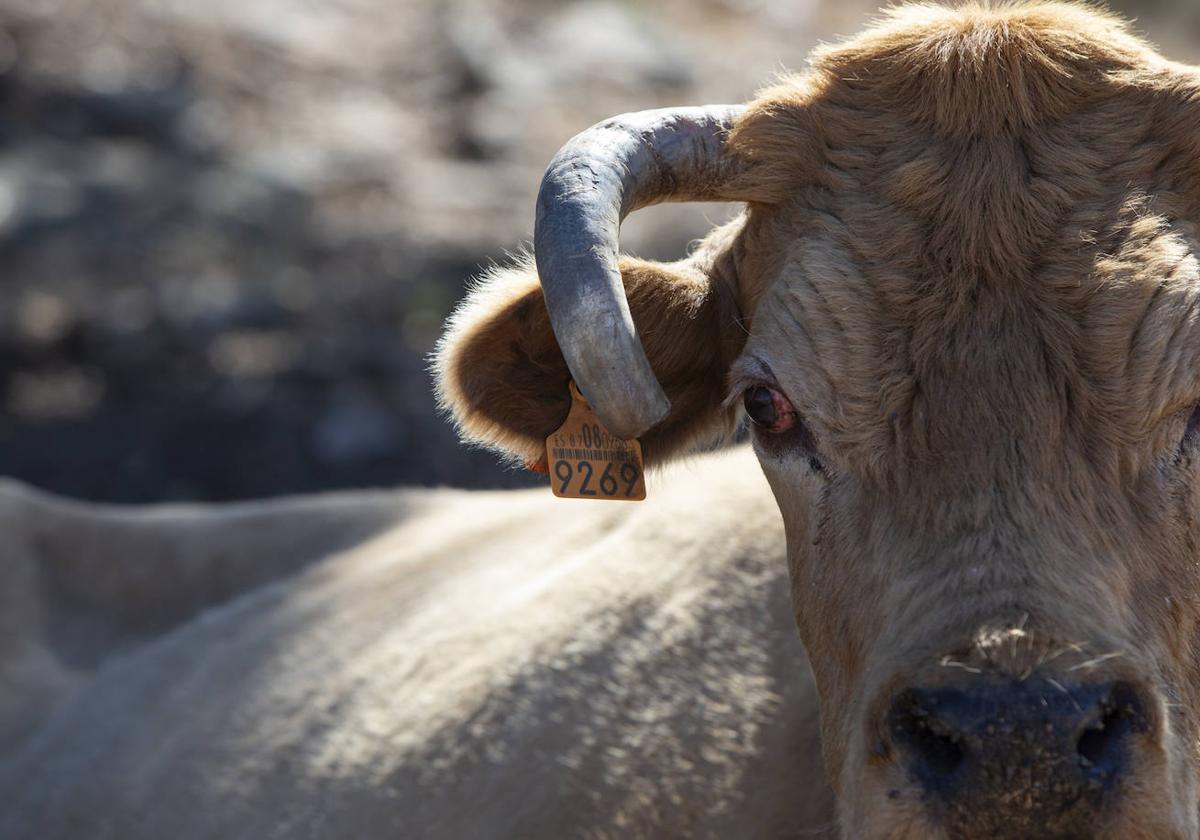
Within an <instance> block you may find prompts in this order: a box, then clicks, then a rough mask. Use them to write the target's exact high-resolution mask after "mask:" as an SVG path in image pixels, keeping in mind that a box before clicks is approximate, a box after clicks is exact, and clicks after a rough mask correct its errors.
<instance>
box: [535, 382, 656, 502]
mask: <svg viewBox="0 0 1200 840" xmlns="http://www.w3.org/2000/svg"><path fill="white" fill-rule="evenodd" d="M546 463H547V465H548V466H549V473H550V488H551V489H552V490H553V491H554V495H555V496H558V497H559V498H560V499H617V500H620V501H626V502H640V501H641V500H642V499H644V498H646V482H645V479H644V478H643V475H642V472H643V470H642V444H641V443H639V442H638V441H636V440H622V439H621V438H619V437H616V436H614V435H613V434H611V433H610V432H609V431H608V429H606V428H604V427H603V426H602V425H600V421H599V420H598V419H597V418H596V415H595V414H594V413H593V412H592V409H591V408H590V407H589V406H588V404H587V400H585V399H584V398H583V394H581V393H579V389H578V388H576V387H575V383H574V382H572V383H571V411H570V413H569V414H568V415H567V419H566V420H564V421H563V424H562V425H561V426H559V427H558V431H556V432H554V433H553V434H551V435H550V436H549V437H547V438H546Z"/></svg>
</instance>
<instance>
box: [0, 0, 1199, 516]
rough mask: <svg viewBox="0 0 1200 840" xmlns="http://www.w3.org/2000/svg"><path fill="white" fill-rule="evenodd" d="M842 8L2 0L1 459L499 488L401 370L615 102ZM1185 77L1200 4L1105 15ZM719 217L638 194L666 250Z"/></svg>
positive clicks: (644, 219) (150, 495) (172, 477)
mask: <svg viewBox="0 0 1200 840" xmlns="http://www.w3.org/2000/svg"><path fill="white" fill-rule="evenodd" d="M875 5H876V4H874V3H873V2H870V0H808V2H806V1H805V0H796V2H790V3H774V2H766V1H765V0H697V1H696V2H685V0H673V1H672V0H668V2H664V3H655V4H649V3H639V2H594V1H589V2H573V3H559V2H550V0H520V2H504V0H461V1H453V0H442V1H440V2H439V0H408V2H400V3H387V2H382V0H329V2H315V1H306V0H209V1H208V2H194V0H0V268H2V271H0V283H3V294H4V296H5V301H6V305H5V306H3V307H0V395H2V396H0V399H2V403H0V473H4V474H9V475H14V476H18V477H20V478H23V479H26V480H28V481H31V482H33V483H35V484H37V485H40V486H42V487H46V488H49V489H52V490H55V491H58V492H62V493H67V494H70V495H74V496H81V497H86V498H91V499H108V500H117V501H149V500H160V499H184V498H187V499H232V498H245V497H251V496H263V495H272V494H279V493H285V492H299V491H310V490H316V489H323V488H331V487H350V486H368V485H398V484H439V483H447V484H457V485H466V486H506V485H507V486H512V485H515V484H520V483H527V482H529V480H530V479H529V478H527V477H526V476H523V475H520V474H516V473H506V472H503V471H501V470H500V469H499V468H498V467H497V466H496V465H495V463H494V460H493V459H492V458H491V457H490V456H488V455H486V454H481V453H472V452H470V451H468V450H466V449H464V448H463V447H461V446H460V445H459V444H458V443H457V442H456V441H455V439H454V437H453V434H452V433H451V431H450V429H449V428H448V427H447V425H446V423H445V422H444V421H443V420H442V419H441V418H439V417H438V416H437V414H436V412H435V411H434V407H433V403H432V399H431V396H430V386H429V380H428V376H427V374H426V372H425V361H424V358H425V355H426V354H427V353H428V352H429V350H430V349H431V347H432V345H433V342H434V340H435V339H436V337H437V335H438V333H439V329H440V323H441V320H442V319H443V318H444V316H445V315H446V313H447V312H448V311H449V309H450V308H451V306H452V305H453V303H454V302H455V301H456V300H457V299H458V297H459V296H460V295H461V292H462V289H463V284H464V283H465V282H466V281H467V280H468V279H469V277H470V276H471V275H473V274H474V273H476V272H477V270H478V268H479V267H480V266H481V265H485V264H487V263H488V262H489V261H491V260H501V259H503V258H504V253H505V251H506V250H508V249H513V248H515V247H517V246H519V245H520V244H521V243H522V242H524V241H525V240H527V238H528V236H529V231H530V228H531V224H532V207H533V196H534V193H535V191H536V188H537V183H538V180H539V178H540V176H541V171H542V168H543V167H544V165H545V163H546V161H547V160H548V159H549V157H550V156H551V155H552V154H553V152H554V150H555V148H557V146H558V145H559V144H560V143H561V142H562V141H563V140H565V139H566V138H567V137H569V136H570V135H571V134H572V133H574V132H575V131H578V130H580V129H582V128H584V127H586V126H587V125H589V124H591V123H593V122H595V121H596V120H598V119H601V118H603V117H605V116H608V115H609V114H612V113H617V112H620V111H625V110H633V109H641V108H650V107H657V106H662V105H669V104H698V103H701V102H712V101H736V100H744V99H746V98H747V97H748V96H750V95H751V94H752V93H753V91H754V89H755V87H757V86H758V85H760V84H762V83H765V82H767V81H769V80H770V78H771V76H772V74H773V73H775V72H776V71H778V70H780V69H782V68H783V67H785V66H790V67H799V66H801V65H802V63H803V58H804V55H805V54H806V53H807V51H808V50H809V49H810V48H811V47H812V46H813V45H814V44H815V43H816V42H817V41H818V40H819V39H827V38H830V37H833V36H834V35H836V34H845V33H852V32H854V31H856V30H857V29H859V28H860V27H861V26H862V25H863V23H864V22H865V20H866V19H867V17H868V13H869V11H870V10H871V9H873V8H874V7H875ZM1119 5H1121V6H1122V7H1123V8H1124V10H1126V11H1133V12H1135V13H1141V14H1143V15H1144V17H1143V19H1142V26H1143V28H1145V29H1146V30H1148V31H1149V32H1150V33H1151V34H1152V35H1153V36H1155V37H1158V38H1159V40H1160V42H1163V43H1164V46H1165V47H1166V48H1167V50H1168V52H1170V53H1171V54H1172V55H1173V56H1174V57H1177V58H1181V59H1194V58H1195V57H1196V54H1197V52H1200V51H1198V50H1197V49H1196V48H1195V45H1196V44H1198V43H1200V4H1194V3H1192V2H1190V0H1183V2H1174V0H1161V2H1142V3H1122V4H1119ZM726 212H727V211H726V210H725V208H721V207H711V206H709V207H699V208H697V207H691V208H681V207H672V208H663V209H658V210H654V211H651V212H649V213H646V214H642V215H641V216H640V217H638V218H636V219H635V220H633V221H631V222H630V223H629V224H628V225H627V227H626V235H625V237H624V241H625V243H626V247H627V248H628V249H629V250H631V251H633V252H637V253H641V254H643V255H648V256H657V257H663V258H674V257H677V256H680V255H682V254H683V253H684V251H685V250H686V247H687V243H688V241H689V240H690V239H692V238H693V237H695V236H698V235H700V234H701V233H702V232H703V231H704V230H706V229H707V228H708V227H709V225H710V223H711V222H712V221H713V220H720V219H721V218H723V217H724V214H725V213H726Z"/></svg>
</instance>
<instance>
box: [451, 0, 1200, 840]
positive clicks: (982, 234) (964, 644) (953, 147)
mask: <svg viewBox="0 0 1200 840" xmlns="http://www.w3.org/2000/svg"><path fill="white" fill-rule="evenodd" d="M1198 103H1200V76H1198V75H1197V73H1196V71H1195V70H1194V69H1192V68H1188V67H1184V66H1181V65H1176V64H1172V63H1169V62H1167V61H1166V60H1164V59H1162V58H1161V57H1159V56H1158V55H1157V54H1155V53H1154V52H1153V51H1152V50H1151V49H1150V47H1148V46H1147V45H1146V44H1144V43H1143V42H1141V41H1140V40H1138V39H1137V38H1136V37H1134V36H1133V35H1132V34H1130V31H1129V29H1128V27H1127V26H1126V25H1125V24H1123V23H1121V22H1120V21H1118V20H1117V19H1115V18H1113V17H1110V16H1107V15H1104V14H1102V13H1099V12H1096V11H1094V10H1089V9H1087V8H1084V7H1083V6H1075V5H1067V4H1056V3H1025V4H1022V3H1015V4H995V5H994V6H984V5H979V4H971V3H968V4H964V5H962V6H961V7H958V8H956V9H945V8H941V7H936V6H914V7H903V8H900V9H898V10H895V11H893V12H890V13H888V14H887V15H886V16H885V17H884V19H883V20H882V21H881V22H880V23H879V24H878V25H877V26H876V27H875V28H873V29H871V30H869V31H868V32H867V33H865V34H864V35H862V36H860V37H858V38H856V39H853V40H851V41H849V42H846V43H843V44H838V45H833V46H829V47H825V48H822V49H821V50H819V51H818V52H817V53H816V54H815V55H814V57H813V60H812V66H811V68H810V69H809V70H808V71H807V72H806V73H804V74H803V75H800V76H797V77H794V78H790V79H787V80H785V81H783V82H782V83H780V84H778V85H777V86H775V87H773V88H770V89H768V90H767V91H765V92H764V93H763V94H762V95H761V97H760V98H759V99H758V100H757V101H756V102H755V103H753V104H752V106H751V109H750V111H749V112H748V114H747V115H746V116H745V117H744V118H743V119H742V120H741V121H740V123H739V124H738V126H737V127H736V129H735V131H734V133H733V137H732V143H731V149H730V151H729V154H730V155H731V156H733V157H734V158H736V159H737V160H738V161H740V165H741V167H742V170H743V172H744V175H743V178H744V181H745V183H744V185H743V191H744V192H755V193H756V194H757V195H758V196H760V197H761V198H760V199H759V200H757V201H754V202H752V203H750V204H749V205H748V206H747V211H746V214H745V216H744V218H743V219H741V220H739V221H738V222H735V223H734V224H733V225H732V226H731V227H730V228H726V229H724V230H722V231H720V232H718V233H717V234H715V236H714V238H713V239H712V240H710V241H709V242H708V243H707V244H706V246H705V247H704V248H702V251H701V253H702V254H703V255H704V257H703V260H699V259H698V260H695V261H694V262H693V263H692V265H693V267H694V269H695V270H697V271H701V272H703V271H704V270H705V269H704V266H705V265H711V264H718V265H721V266H722V272H721V275H720V276H721V282H722V283H723V284H725V285H727V286H728V287H730V288H733V289H736V290H737V292H736V294H737V307H736V310H737V312H738V313H739V316H740V317H738V318H736V319H734V318H730V317H726V318H725V319H724V320H722V321H720V322H719V323H717V324H716V327H715V329H710V331H709V332H708V333H707V334H706V335H705V336H703V337H702V338H701V339H700V340H698V341H697V340H696V337H695V332H694V331H692V332H687V331H685V330H684V329H683V327H684V324H685V322H684V321H682V320H680V319H678V318H675V317H673V313H674V311H675V310H674V308H672V307H669V306H668V307H662V308H660V309H658V310H655V311H653V312H650V311H642V312H640V313H639V310H638V308H637V306H636V301H635V302H634V316H635V320H636V321H637V323H638V328H639V330H640V331H641V332H642V333H643V334H646V333H647V332H651V333H668V334H670V333H672V332H673V331H676V330H677V332H674V334H675V336H676V338H677V341H678V344H679V345H681V346H677V347H675V348H673V352H676V353H679V352H682V353H685V354H686V353H688V352H689V351H690V353H691V354H702V353H708V352H711V348H712V347H714V346H717V347H727V346H730V345H734V346H739V347H740V348H741V351H742V352H741V356H740V358H739V359H738V360H737V361H736V362H735V363H734V364H733V365H732V366H731V369H730V370H729V371H728V373H725V372H722V374H721V376H722V379H723V384H724V387H725V388H726V389H727V393H728V395H729V400H730V402H729V403H727V404H732V403H734V402H735V401H736V400H737V399H738V397H739V395H740V393H741V391H742V390H743V389H744V388H746V387H749V386H752V385H755V384H759V383H762V382H764V381H766V382H768V383H769V384H774V385H777V386H778V387H779V388H780V389H781V390H782V391H784V392H785V393H786V395H787V396H788V398H789V399H790V400H791V401H792V403H793V404H794V405H795V406H796V407H797V409H798V410H799V411H800V412H801V413H802V414H803V416H804V417H805V419H806V421H807V422H808V424H809V425H810V427H811V429H812V431H813V433H814V435H815V437H816V440H817V442H818V448H819V454H820V457H821V459H822V461H823V462H824V464H825V465H826V469H825V471H824V472H823V473H822V474H817V473H814V472H813V470H812V469H811V468H810V467H809V465H808V464H807V462H806V459H805V458H798V457H793V456H791V455H789V454H788V453H787V452H781V451H779V449H778V448H777V447H776V448H772V445H771V441H769V440H765V439H764V438H763V436H762V435H756V438H757V448H758V450H759V454H760V461H761V463H762V465H763V468H764V471H765V472H766V474H767V477H768V479H769V480H770V482H771V485H772V488H773V490H774V492H775V496H776V500H777V501H778V503H779V506H780V508H781V510H782V512H783V516H784V520H785V524H786V528H787V538H788V556H789V565H790V570H791V589H792V597H793V602H794V606H795V610H796V617H797V623H798V625H799V628H800V635H801V637H802V638H803V640H804V642H805V645H806V647H807V648H808V650H809V653H810V656H811V659H812V663H813V667H814V670H815V672H816V676H817V683H818V687H819V690H820V695H821V703H822V709H823V743H824V749H825V755H826V765H827V770H828V772H829V774H830V778H831V780H832V782H833V783H834V786H835V787H836V788H837V789H838V792H839V794H840V801H841V808H842V825H843V831H844V832H845V833H846V835H847V836H849V837H855V838H857V837H879V838H910V837H911V838H930V837H938V836H940V834H939V833H938V832H939V829H938V828H937V827H935V826H934V825H933V824H932V823H931V822H930V820H929V817H928V815H927V814H925V812H924V810H923V807H922V805H921V802H920V801H919V793H918V792H917V791H915V790H913V789H912V788H911V786H910V785H909V783H908V782H907V781H906V780H905V778H904V777H903V775H902V774H901V773H900V771H899V770H898V769H897V768H896V767H895V765H894V763H893V762H891V761H890V760H889V758H888V756H887V754H886V749H884V750H882V751H881V750H880V749H878V748H877V747H876V743H875V738H876V737H877V736H878V735H879V732H878V728H877V726H878V724H877V723H876V721H877V719H878V714H879V705H880V704H881V703H886V698H887V696H888V694H889V692H891V691H894V690H895V689H897V688H898V687H901V686H902V685H903V684H905V683H906V682H911V681H914V680H925V681H932V682H934V683H936V681H937V680H940V679H943V678H946V673H945V672H946V671H947V666H945V665H943V664H941V663H942V662H943V661H944V660H945V661H950V662H954V663H959V662H971V661H976V660H981V661H985V662H986V663H987V667H988V668H989V669H991V670H994V671H996V672H999V673H1006V674H1012V675H1013V676H1018V675H1021V674H1028V673H1034V672H1036V673H1039V674H1040V673H1043V672H1044V673H1047V674H1050V675H1054V674H1058V673H1067V672H1070V673H1072V674H1078V673H1081V672H1082V673H1084V674H1089V675H1093V676H1095V677H1096V678H1097V679H1100V678H1110V679H1130V680H1136V681H1141V682H1142V683H1144V684H1146V685H1149V686H1151V687H1152V689H1153V690H1154V691H1155V692H1156V693H1157V694H1158V695H1159V699H1158V700H1157V701H1156V703H1157V708H1154V709H1152V710H1151V714H1152V715H1153V716H1154V718H1155V721H1156V724H1155V725H1156V727H1157V729H1156V733H1157V734H1156V735H1155V736H1154V737H1153V738H1149V739H1146V740H1145V742H1144V743H1142V742H1139V744H1138V746H1137V756H1136V760H1137V764H1138V768H1139V776H1138V779H1137V780H1136V781H1135V782H1131V783H1130V784H1131V788H1130V790H1128V791H1127V792H1126V794H1125V795H1124V796H1123V798H1122V800H1121V803H1120V805H1119V807H1118V809H1117V811H1115V812H1114V813H1111V814H1106V815H1105V821H1104V822H1103V824H1102V825H1101V824H1100V823H1099V822H1098V824H1097V827H1096V832H1097V836H1103V837H1106V838H1108V837H1111V838H1139V837H1159V838H1161V837H1195V836H1197V830H1198V829H1197V796H1198V792H1197V767H1198V757H1197V754H1196V747H1195V744H1196V742H1197V736H1198V731H1197V715H1198V714H1200V670H1198V668H1197V658H1196V655H1195V654H1196V650H1195V646H1196V622H1197V618H1198V617H1200V613H1198V611H1197V601H1198V595H1200V580H1198V579H1197V539H1198V537H1200V527H1198V523H1200V495H1198V493H1197V490H1198V489H1200V479H1198V478H1197V475H1196V470H1197V469H1198V468H1200V463H1198V462H1200V453H1197V452H1196V450H1195V447H1194V446H1191V445H1189V444H1188V443H1187V442H1183V443H1181V441H1182V440H1183V437H1184V429H1185V426H1186V424H1187V420H1188V417H1189V415H1190V413H1191V411H1192V409H1193V407H1194V406H1195V405H1196V404H1197V402H1200V377H1198V376H1197V371H1198V370H1200V366H1198V364H1197V362H1200V358H1198V355H1200V335H1198V334H1197V327H1198V315H1197V312H1198V310H1200V266H1198V264H1197V255H1196V249H1197V240H1196V230H1195V225H1196V222H1197V220H1198V219H1200V205H1198V199H1200V191H1198V187H1200V183H1198V181H1197V178H1198V176H1200V104H1198ZM714 251H715V252H716V253H718V254H719V256H717V257H716V258H715V259H714V257H713V253H714ZM661 278H662V279H660V284H661V285H663V286H664V287H665V288H668V289H669V288H671V286H670V284H669V283H668V282H667V280H666V279H665V278H666V273H665V270H664V271H663V274H662V275H661ZM485 300H486V299H485V298H477V299H475V301H471V300H469V301H468V302H467V304H466V305H465V308H464V310H463V314H460V316H459V319H458V321H457V324H458V325H459V331H458V332H455V333H452V334H451V336H452V337H451V338H449V339H447V344H448V347H451V348H452V347H453V346H455V345H456V344H458V343H462V344H464V345H467V344H480V343H482V342H484V341H496V340H499V339H498V336H505V337H509V336H511V335H512V332H511V331H512V325H511V324H510V323H508V322H506V321H505V320H504V319H503V318H495V319H493V318H491V315H492V314H494V313H496V312H499V311H501V310H500V309H499V308H498V307H497V305H496V301H494V300H487V302H486V303H484V302H482V301H485ZM639 316H640V317H639ZM648 316H649V318H650V319H648ZM468 324H469V325H471V326H469V327H463V325H468ZM476 331H477V332H476ZM485 336H490V337H488V338H485ZM647 350H648V354H649V356H650V359H651V363H652V364H658V363H661V362H660V361H659V360H660V353H661V350H658V351H656V347H655V345H652V344H650V343H648V345H647ZM443 358H446V357H443ZM485 369H486V368H485ZM709 369H710V370H711V368H709ZM493 372H494V371H493ZM440 373H441V376H442V377H443V383H445V382H447V381H453V380H454V379H455V377H456V376H459V373H458V372H457V371H456V370H455V368H454V366H453V365H444V366H443V367H442V368H441V369H440ZM545 384H546V385H547V387H546V389H545V391H546V393H550V394H553V393H554V392H555V391H554V389H553V387H549V386H550V385H551V383H549V382H546V383H545ZM675 387H676V392H679V391H680V389H679V386H678V384H676V386H675ZM711 387H713V383H712V382H711V381H705V382H693V383H690V386H689V387H688V388H687V389H685V392H696V391H706V389H708V388H711ZM443 389H444V390H443V394H446V395H449V396H448V398H447V399H446V404H447V407H448V408H449V409H450V410H451V411H452V413H453V414H454V415H455V417H456V419H457V420H458V422H459V423H460V425H461V426H462V428H463V429H464V432H465V433H466V434H467V435H468V436H469V437H471V438H473V439H475V440H477V441H480V442H482V443H484V444H488V445H494V446H499V447H500V448H505V447H506V446H509V442H510V441H511V440H513V439H515V438H517V437H519V436H522V435H532V434H533V433H534V432H535V431H536V430H534V429H528V428H523V427H521V426H520V425H519V420H518V417H519V416H522V415H523V414H528V412H529V410H530V409H529V407H528V406H524V407H522V408H521V410H520V412H519V413H514V414H511V415H508V416H491V417H489V423H490V424H491V425H490V426H489V427H487V428H484V427H482V426H480V425H479V424H478V421H477V412H478V411H479V409H478V400H476V399H474V398H473V397H472V396H471V394H470V393H468V392H464V393H463V394H462V395H461V397H458V396H455V392H454V391H453V390H452V389H451V388H448V387H447V386H446V385H445V384H443ZM668 393H669V394H670V393H671V390H670V389H668ZM531 399H532V400H533V401H534V402H537V401H539V400H542V399H544V398H543V397H540V396H533V397H531ZM714 416H715V414H714ZM510 421H511V422H510ZM671 442H672V443H673V442H674V441H671ZM666 449H667V446H666V443H665V442H664V445H663V446H661V447H660V448H659V449H658V454H659V456H660V457H661V456H662V455H665V454H667V453H666ZM997 639H999V640H1000V641H999V642H997V641H996V640H997ZM989 645H990V646H989ZM985 652H986V654H985ZM1048 662H1052V663H1053V664H1047V663H1048ZM1054 669H1059V670H1054ZM1029 831H1031V832H1035V831H1036V828H1034V827H1031V828H1030V829H1029ZM956 836H959V835H956ZM961 836H972V837H973V836H976V835H974V834H972V833H971V832H970V830H969V829H967V830H966V833H965V834H961Z"/></svg>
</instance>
